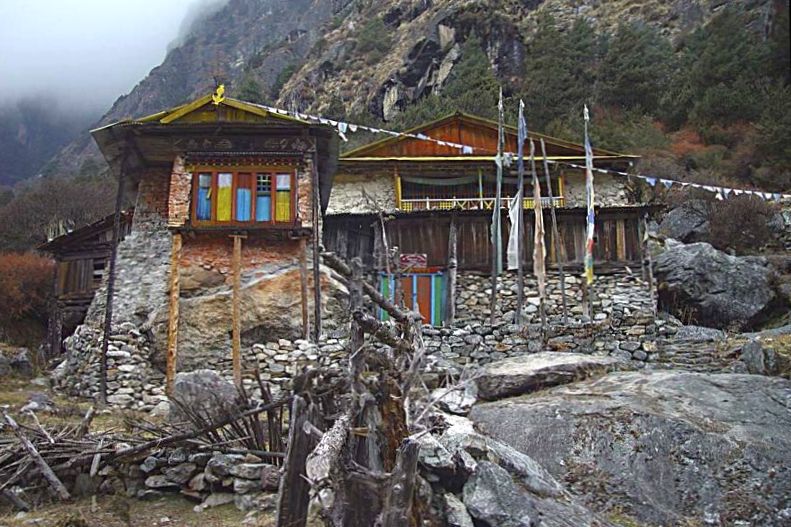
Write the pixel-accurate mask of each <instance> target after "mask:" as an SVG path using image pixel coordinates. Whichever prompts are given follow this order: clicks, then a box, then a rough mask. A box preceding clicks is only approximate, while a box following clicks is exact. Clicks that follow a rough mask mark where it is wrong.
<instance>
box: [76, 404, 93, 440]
mask: <svg viewBox="0 0 791 527" xmlns="http://www.w3.org/2000/svg"><path fill="white" fill-rule="evenodd" d="M95 416H96V408H95V407H93V406H91V407H90V408H88V411H87V412H85V417H83V418H82V421H80V426H79V427H77V432H76V433H75V435H76V436H77V439H82V438H83V437H85V434H87V433H88V430H90V428H91V423H92V422H93V418H94V417H95Z"/></svg>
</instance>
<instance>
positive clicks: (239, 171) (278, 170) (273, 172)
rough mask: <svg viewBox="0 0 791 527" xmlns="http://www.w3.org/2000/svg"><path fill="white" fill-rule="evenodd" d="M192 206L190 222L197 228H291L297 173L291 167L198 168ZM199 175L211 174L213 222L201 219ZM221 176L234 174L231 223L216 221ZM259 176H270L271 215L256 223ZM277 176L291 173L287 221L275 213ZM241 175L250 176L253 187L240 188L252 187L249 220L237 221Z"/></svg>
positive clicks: (194, 177)
mask: <svg viewBox="0 0 791 527" xmlns="http://www.w3.org/2000/svg"><path fill="white" fill-rule="evenodd" d="M191 172H192V175H193V177H192V203H191V205H190V221H191V223H192V225H194V226H198V227H201V226H207V227H208V226H210V227H255V226H260V227H275V226H287V227H291V226H293V225H294V224H296V222H297V170H296V168H294V167H291V166H239V167H219V166H196V167H194V168H193V169H192V171H191ZM200 174H211V196H212V200H211V219H209V220H199V219H198V183H199V179H200V177H199V175H200ZM218 174H231V221H217V191H218V187H217V180H218ZM258 174H267V175H269V177H270V181H271V185H270V193H271V194H270V200H271V201H270V203H271V205H270V207H271V211H270V215H269V221H256V219H255V216H256V211H255V202H256V182H257V179H258ZM278 174H289V175H290V176H291V189H290V190H291V196H290V198H291V203H290V212H291V216H290V218H289V220H288V221H276V220H275V216H276V214H275V212H276V207H277V188H276V187H277V185H276V184H275V181H276V179H277V175H278ZM240 175H248V176H249V177H251V178H252V187H248V186H246V185H241V188H251V190H252V192H251V194H252V195H251V203H250V220H249V221H238V220H236V219H235V218H236V200H237V189H238V188H239V187H240V185H239V180H240V177H239V176H240Z"/></svg>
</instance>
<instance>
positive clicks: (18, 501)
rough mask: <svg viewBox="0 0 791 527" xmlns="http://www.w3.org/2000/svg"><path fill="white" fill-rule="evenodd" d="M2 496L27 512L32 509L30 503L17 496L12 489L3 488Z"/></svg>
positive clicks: (0, 494)
mask: <svg viewBox="0 0 791 527" xmlns="http://www.w3.org/2000/svg"><path fill="white" fill-rule="evenodd" d="M0 496H3V497H4V498H5V499H7V500H8V501H9V502H10V503H11V505H13V506H14V507H16V508H17V509H19V510H21V511H25V512H27V511H29V510H30V505H29V504H28V503H27V502H26V501H25V500H23V499H22V498H20V497H19V496H17V495H16V493H15V492H13V491H11V490H8V489H3V491H2V493H0Z"/></svg>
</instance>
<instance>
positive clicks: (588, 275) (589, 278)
mask: <svg viewBox="0 0 791 527" xmlns="http://www.w3.org/2000/svg"><path fill="white" fill-rule="evenodd" d="M583 117H584V119H585V197H586V201H587V206H588V216H587V239H586V241H585V258H584V263H585V283H586V285H587V286H588V289H589V291H588V301H589V302H590V306H591V307H590V308H589V315H590V316H592V315H593V309H592V306H593V299H592V296H591V291H590V289H591V286H592V285H593V243H594V234H595V230H596V223H595V216H594V211H593V202H594V197H593V150H592V149H591V143H590V138H589V137H588V123H589V122H590V112H588V106H587V105H585V108H584V110H583Z"/></svg>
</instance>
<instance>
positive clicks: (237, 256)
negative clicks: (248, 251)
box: [231, 234, 244, 386]
mask: <svg viewBox="0 0 791 527" xmlns="http://www.w3.org/2000/svg"><path fill="white" fill-rule="evenodd" d="M231 238H233V257H232V259H231V267H232V268H233V293H232V296H231V362H232V364H233V382H234V384H236V386H241V385H242V351H241V347H242V329H241V325H240V321H239V296H240V294H241V291H240V290H241V284H242V238H244V236H242V235H239V234H235V235H233V236H231Z"/></svg>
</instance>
